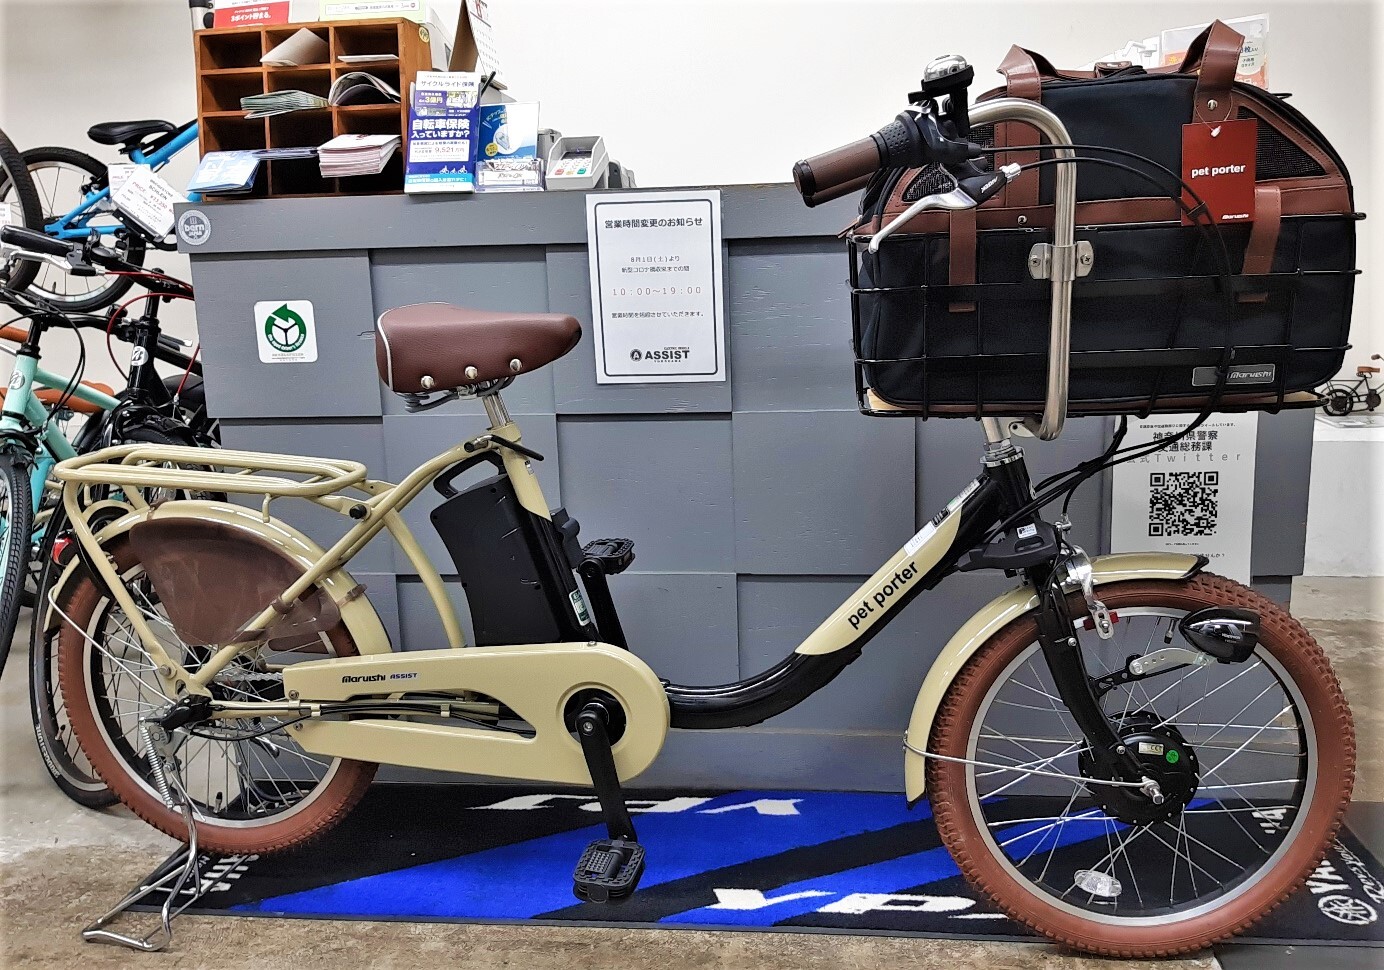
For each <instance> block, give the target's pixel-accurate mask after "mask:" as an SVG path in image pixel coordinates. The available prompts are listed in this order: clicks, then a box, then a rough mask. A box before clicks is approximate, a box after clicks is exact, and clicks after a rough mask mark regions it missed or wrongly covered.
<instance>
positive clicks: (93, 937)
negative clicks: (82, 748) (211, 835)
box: [82, 721, 202, 953]
mask: <svg viewBox="0 0 1384 970" xmlns="http://www.w3.org/2000/svg"><path fill="white" fill-rule="evenodd" d="M140 732H141V734H143V735H144V749H145V752H146V757H148V759H149V765H150V767H151V768H152V769H153V774H154V783H155V786H156V787H157V788H158V791H159V795H160V797H162V798H163V800H164V804H166V805H167V806H168V807H169V808H176V809H178V810H179V811H181V812H182V816H183V823H184V824H185V825H186V826H187V844H186V845H183V846H179V847H178V849H177V850H176V851H175V852H174V853H173V854H172V855H170V856H169V857H168V858H167V859H165V860H163V862H161V863H160V864H159V866H158V868H156V869H155V870H154V871H153V872H151V873H149V875H147V876H145V877H144V879H142V880H140V884H139V886H138V887H136V888H135V889H133V890H131V891H130V892H129V893H128V894H127V895H126V896H125V898H124V899H122V900H121V901H120V902H118V903H116V904H115V906H114V907H113V908H112V909H111V910H110V911H109V912H108V913H106V914H105V915H104V916H102V917H101V918H100V919H98V920H96V922H94V923H92V924H91V925H90V926H88V927H87V928H86V929H84V930H82V939H83V940H85V941H86V942H88V943H109V944H111V945H112V946H123V947H128V948H129V949H131V950H142V951H144V952H145V953H153V952H156V951H158V950H162V949H163V948H164V947H166V946H168V944H169V943H171V942H172V940H173V919H174V917H176V916H178V915H180V914H181V913H182V912H183V910H185V909H187V908H188V907H189V906H191V905H192V904H193V903H194V902H196V901H197V897H198V895H199V894H200V892H201V887H202V874H201V870H200V866H199V864H198V863H199V857H198V852H197V825H196V823H195V822H194V820H193V817H192V800H191V799H190V798H188V795H187V791H186V790H185V789H184V788H183V784H182V781H181V780H180V779H179V777H178V775H179V770H178V761H177V759H176V758H174V757H173V755H172V752H171V745H170V744H169V737H168V733H167V732H166V731H164V730H163V729H162V728H161V727H159V726H158V725H155V724H151V723H150V722H149V721H145V722H144V723H143V724H141V725H140ZM166 766H171V767H172V769H173V770H172V771H169V770H167V767H166ZM159 892H162V893H165V894H166V895H165V896H164V900H163V906H161V907H160V909H159V925H158V926H156V927H155V928H154V929H152V930H150V931H149V933H147V934H146V935H145V936H143V937H134V936H125V935H124V934H121V933H116V932H115V931H113V930H109V929H106V927H108V926H110V924H111V923H113V922H115V921H116V920H117V919H119V918H120V916H121V915H122V914H124V913H126V912H128V911H129V908H130V907H131V906H133V905H135V904H136V903H138V902H139V901H140V900H142V899H144V898H145V897H147V896H150V895H153V894H154V893H159ZM183 896H186V897H187V898H186V899H185V900H184V901H183V902H182V904H181V905H177V903H178V900H179V898H180V897H183Z"/></svg>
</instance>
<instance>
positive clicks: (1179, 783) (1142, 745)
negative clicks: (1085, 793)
mask: <svg viewBox="0 0 1384 970" xmlns="http://www.w3.org/2000/svg"><path fill="white" fill-rule="evenodd" d="M1161 720H1162V719H1161V718H1160V717H1159V716H1158V715H1157V714H1155V713H1153V712H1151V711H1139V712H1138V713H1135V714H1127V715H1125V716H1123V717H1119V718H1116V719H1115V725H1114V726H1115V733H1116V734H1117V735H1118V736H1119V738H1120V743H1121V744H1122V745H1124V746H1125V748H1126V750H1128V751H1129V753H1130V754H1131V755H1133V756H1134V760H1136V761H1137V762H1139V766H1140V767H1141V768H1142V769H1143V772H1144V775H1145V777H1147V778H1150V779H1152V780H1153V781H1154V782H1155V783H1156V784H1157V785H1158V792H1159V795H1160V796H1161V797H1162V801H1161V803H1160V802H1158V801H1155V799H1154V797H1153V795H1152V793H1151V792H1150V791H1145V790H1143V789H1140V788H1130V787H1125V786H1117V785H1101V784H1093V785H1091V786H1090V789H1091V793H1092V795H1093V797H1094V798H1095V799H1096V802H1097V803H1098V804H1099V805H1100V806H1101V808H1103V809H1105V812H1106V814H1107V815H1110V816H1111V817H1113V818H1117V819H1119V820H1120V821H1121V822H1125V823H1127V824H1129V825H1152V824H1153V823H1155V822H1164V821H1167V820H1169V819H1172V818H1175V817H1177V816H1178V815H1179V814H1181V813H1182V810H1183V809H1185V808H1186V807H1187V804H1188V803H1189V802H1191V800H1192V797H1193V796H1194V795H1196V792H1197V785H1198V784H1199V783H1200V781H1201V776H1200V774H1199V769H1198V766H1197V754H1196V752H1195V751H1193V750H1192V746H1191V745H1190V744H1188V743H1187V741H1186V739H1185V738H1183V736H1182V733H1181V732H1180V731H1178V729H1177V728H1176V727H1174V726H1172V725H1171V724H1163V725H1160V724H1159V722H1160V721H1161ZM1077 765H1078V766H1079V768H1080V771H1081V774H1082V776H1083V777H1085V778H1090V779H1092V780H1093V781H1118V780H1122V779H1120V778H1118V777H1117V776H1116V775H1115V774H1114V773H1113V772H1111V771H1109V770H1108V769H1106V768H1104V767H1102V766H1101V765H1100V764H1098V763H1097V762H1096V759H1095V758H1094V757H1093V756H1092V754H1091V750H1090V748H1089V747H1088V748H1086V749H1084V750H1083V751H1082V752H1081V753H1080V754H1079V755H1078V756H1077Z"/></svg>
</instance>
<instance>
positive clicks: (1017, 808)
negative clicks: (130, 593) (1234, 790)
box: [188, 785, 1384, 945]
mask: <svg viewBox="0 0 1384 970" xmlns="http://www.w3.org/2000/svg"><path fill="white" fill-rule="evenodd" d="M629 804H630V807H631V810H632V811H633V812H634V818H635V824H636V826H637V827H638V830H639V838H640V841H641V843H642V844H643V845H644V846H645V848H646V850H647V852H648V869H647V871H646V873H645V875H644V879H643V881H642V882H641V883H640V887H639V891H638V892H637V893H636V894H635V896H634V897H633V898H632V899H630V900H628V901H627V902H624V903H621V904H619V905H599V904H593V903H582V902H579V901H578V900H576V899H575V898H574V897H573V896H572V883H571V874H572V867H573V866H574V865H575V863H576V860H577V858H578V857H579V856H580V854H581V850H582V849H583V848H584V847H585V845H586V843H587V842H589V841H590V840H592V839H596V838H602V837H604V835H605V830H604V826H603V825H602V824H601V823H600V815H599V807H598V806H597V805H596V803H595V801H594V800H593V799H592V798H591V796H590V795H585V794H578V793H556V794H554V793H551V792H545V791H539V790H535V789H531V788H515V787H509V786H488V785H487V786H474V787H472V786H456V785H440V786H424V785H377V786H376V787H375V788H373V789H372V790H371V791H370V793H369V794H368V795H367V796H366V798H365V799H364V800H363V801H362V802H361V804H360V806H359V807H358V808H356V810H355V811H354V812H352V813H351V815H350V816H349V817H348V818H347V820H346V821H345V822H343V823H342V824H341V825H340V826H338V827H337V828H336V829H334V830H333V831H332V832H330V833H329V834H328V835H327V836H325V837H324V838H323V839H321V840H320V841H318V842H315V843H313V844H312V845H310V846H307V847H305V848H303V849H301V850H297V851H295V852H291V853H287V854H283V855H276V856H273V857H266V858H259V857H255V856H239V857H237V856H232V857H227V858H221V859H209V860H207V862H206V865H205V866H204V868H203V875H204V878H203V882H202V892H201V895H200V898H199V899H198V900H197V901H196V902H194V903H193V904H192V905H191V906H190V907H189V908H188V912H194V913H197V912H200V913H205V914H213V913H214V914H227V915H240V916H276V917H283V916H289V917H305V918H318V919H384V920H413V921H424V922H427V921H512V920H534V921H539V922H545V923H546V922H558V923H573V924H587V925H591V924H595V925H626V926H627V925H644V926H659V927H665V928H673V927H679V926H681V927H688V928H692V927H696V928H712V929H760V930H767V929H778V930H800V931H814V930H815V931H836V932H849V933H862V932H863V933H871V932H874V933H888V934H899V935H923V936H945V937H969V938H976V939H990V940H997V939H1004V940H1013V939H1032V938H1033V937H1032V934H1031V933H1029V932H1028V931H1027V930H1026V929H1024V928H1023V927H1021V926H1019V925H1017V924H1016V923H1014V922H1012V921H1010V920H1009V919H1007V918H1006V917H1005V916H1003V915H1002V914H1000V913H998V912H996V911H995V909H994V908H993V907H991V906H990V905H989V904H988V903H987V902H986V901H985V900H983V899H981V898H980V897H979V896H978V895H977V894H976V893H975V892H974V890H972V888H971V887H970V885H969V884H968V883H967V882H966V881H965V879H964V878H963V877H962V876H961V874H960V872H959V871H958V870H957V868H956V865H955V864H954V863H953V862H952V859H951V856H950V855H949V854H948V853H947V850H946V848H945V847H944V846H943V845H942V843H941V840H940V838H939V837H938V834H937V829H936V826H935V825H934V824H933V822H932V818H931V815H930V813H929V812H928V808H927V805H926V803H923V804H920V805H919V806H918V807H917V808H915V809H913V810H909V809H908V808H907V807H906V806H905V804H904V799H903V797H902V796H901V795H898V794H872V793H862V792H807V791H796V792H795V791H732V792H684V793H670V792H667V791H660V792H656V793H652V792H651V793H643V794H642V795H641V794H639V793H634V794H631V796H630V802H629ZM1012 808H1013V812H1014V814H1013V816H1012V817H1013V818H1014V819H1016V820H1018V821H1028V819H1025V818H1024V817H1023V816H1024V813H1025V811H1026V810H1027V811H1030V812H1031V811H1033V809H1032V807H1031V806H1025V805H1023V804H1018V803H1015V804H1014V805H1013V806H1012ZM1232 820H1233V819H1232ZM1236 824H1239V822H1236ZM1103 835H1104V832H1103V830H1102V831H1101V832H1099V833H1097V832H1092V831H1087V830H1085V829H1082V828H1081V827H1079V826H1072V827H1071V828H1070V829H1069V830H1068V831H1067V832H1066V834H1065V835H1064V836H1062V838H1061V844H1060V845H1059V844H1057V842H1058V840H1056V839H1055V840H1054V844H1053V846H1052V847H1051V848H1052V849H1053V851H1059V852H1072V853H1080V852H1091V853H1095V852H1099V853H1100V854H1102V855H1103V854H1104V848H1105V845H1106V843H1105V841H1104V838H1103ZM1020 837H1027V836H1025V835H1024V833H1022V832H1021V833H1020ZM1020 844H1021V845H1022V843H1020ZM1042 848H1043V849H1044V851H1047V850H1048V848H1049V846H1047V845H1045V844H1044V845H1042ZM1130 855H1131V856H1132V857H1136V862H1135V867H1132V868H1131V869H1130V870H1129V874H1130V881H1132V882H1135V883H1137V882H1138V879H1139V877H1140V875H1141V873H1139V872H1138V871H1137V865H1138V861H1137V857H1142V856H1143V855H1147V853H1144V854H1139V853H1133V852H1131V853H1130ZM1144 878H1149V879H1151V878H1155V874H1152V873H1150V874H1148V875H1146V876H1144ZM1164 878H1166V876H1164ZM1129 888H1131V889H1132V888H1134V887H1132V886H1131V887H1129ZM1136 891H1137V890H1136ZM1381 910H1384V867H1382V866H1381V865H1380V863H1379V861H1378V860H1377V859H1375V858H1374V857H1373V856H1372V855H1371V854H1370V853H1369V852H1368V851H1367V850H1366V849H1365V848H1364V847H1363V846H1362V845H1361V844H1360V843H1359V841H1358V840H1356V839H1355V837H1354V836H1353V835H1351V834H1350V833H1349V832H1347V831H1344V830H1343V831H1342V833H1341V836H1340V838H1339V839H1338V840H1337V842H1336V844H1335V845H1334V846H1333V847H1332V851H1331V852H1330V854H1329V855H1328V857H1327V859H1326V861H1325V862H1323V863H1322V865H1321V866H1320V867H1318V869H1317V871H1316V872H1315V873H1314V874H1313V876H1312V878H1311V879H1310V880H1309V881H1308V883H1307V886H1306V887H1305V888H1304V889H1303V890H1302V891H1301V892H1299V893H1298V894H1297V895H1296V896H1294V897H1293V898H1292V899H1290V900H1289V901H1288V902H1287V903H1285V904H1284V905H1283V906H1281V907H1279V909H1278V910H1276V911H1275V912H1274V913H1273V914H1271V915H1270V916H1269V917H1268V918H1267V919H1265V920H1264V921H1263V922H1261V923H1260V924H1259V925H1258V926H1256V927H1255V928H1254V930H1253V932H1252V934H1251V935H1250V936H1249V937H1248V939H1253V940H1261V941H1264V942H1275V943H1340V942H1345V943H1351V944H1355V945H1384V927H1381V925H1380V922H1379V914H1380V912H1381Z"/></svg>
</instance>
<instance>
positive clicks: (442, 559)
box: [380, 413, 562, 575]
mask: <svg viewBox="0 0 1384 970" xmlns="http://www.w3.org/2000/svg"><path fill="white" fill-rule="evenodd" d="M515 420H516V421H518V422H519V427H520V429H521V430H522V431H523V434H524V444H525V445H527V446H528V447H530V448H532V449H534V450H535V451H537V452H538V453H539V454H541V455H543V456H544V460H543V461H539V462H533V463H532V464H533V468H534V471H535V472H536V473H537V475H538V481H539V484H540V485H542V487H543V495H544V497H545V498H546V499H547V500H548V505H549V506H550V507H552V508H557V507H558V506H559V505H561V504H562V484H561V478H560V475H559V472H558V465H559V462H558V452H557V424H556V421H555V420H554V418H553V416H552V415H551V414H535V415H518V416H516V418H515ZM486 427H487V424H486V420H485V418H484V416H480V415H471V414H437V413H428V414H417V415H393V414H389V415H385V417H384V419H383V428H384V462H383V464H382V466H381V472H380V477H383V478H388V479H389V480H390V481H391V482H398V481H401V480H402V479H403V478H404V477H405V476H406V475H408V474H409V473H410V472H412V471H413V470H414V469H415V468H417V467H418V466H419V465H421V464H423V463H424V462H425V461H427V460H428V459H430V458H432V457H434V456H435V455H438V454H440V453H442V452H443V451H446V450H447V449H448V448H450V447H452V446H453V445H456V444H460V443H461V442H463V441H465V440H466V439H467V438H471V437H474V436H475V435H478V434H481V433H482V432H484V431H485V429H486ZM493 474H494V469H493V468H492V467H491V466H490V465H485V466H483V467H480V468H475V469H472V470H471V471H469V472H467V473H466V474H465V475H463V476H462V477H461V478H459V479H457V484H458V485H459V486H460V487H461V488H466V487H468V486H469V485H471V484H473V483H475V482H479V481H482V480H484V479H486V478H488V477H490V476H491V475H493ZM442 502H443V498H442V496H441V495H439V494H438V493H437V490H436V489H434V488H433V487H432V486H431V485H429V486H428V487H427V488H425V489H424V490H423V491H422V492H421V493H420V494H419V495H418V497H417V498H415V499H414V500H413V501H412V502H411V503H409V504H408V505H407V506H406V507H405V508H404V511H403V517H404V522H405V523H406V524H407V525H408V527H409V529H410V530H411V531H412V532H413V535H414V538H416V539H417V540H418V542H419V543H420V544H421V545H422V546H423V549H424V550H425V551H426V552H427V553H428V558H430V559H431V560H432V561H433V564H434V565H435V566H437V568H438V569H439V570H440V571H441V572H442V573H443V574H444V575H446V574H449V573H455V572H456V568H455V566H453V564H452V560H451V557H450V556H449V555H448V554H447V547H446V546H444V545H443V544H442V540H441V539H440V538H439V537H438V534H437V530H436V529H434V528H433V525H432V521H431V520H430V519H429V518H428V513H430V512H431V511H432V510H433V509H435V508H437V506H439V505H441V504H442ZM395 561H396V562H395V564H396V566H397V567H398V569H399V572H400V573H408V574H410V575H413V574H414V569H413V565H412V564H411V563H410V562H409V561H408V558H407V557H406V556H404V554H403V553H402V552H398V553H396V554H395Z"/></svg>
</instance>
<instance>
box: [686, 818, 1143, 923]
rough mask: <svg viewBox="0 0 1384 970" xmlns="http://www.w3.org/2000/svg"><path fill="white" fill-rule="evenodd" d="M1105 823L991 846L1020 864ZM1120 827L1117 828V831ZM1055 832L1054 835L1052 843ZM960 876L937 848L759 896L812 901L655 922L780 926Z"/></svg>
mask: <svg viewBox="0 0 1384 970" xmlns="http://www.w3.org/2000/svg"><path fill="white" fill-rule="evenodd" d="M1105 822H1106V820H1105V819H1102V820H1099V821H1096V820H1092V821H1089V822H1084V821H1083V822H1068V823H1067V824H1066V825H1063V826H1060V827H1059V829H1057V830H1054V829H1052V828H1051V827H1049V826H1047V825H1044V824H1043V823H1041V822H1029V823H1026V824H1019V825H1011V826H1009V827H1008V828H1004V829H1000V830H999V831H998V832H997V833H995V834H996V841H998V842H1001V843H1003V842H1009V845H1008V846H1006V847H1005V851H1006V852H1007V853H1008V854H1009V855H1010V857H1011V858H1016V859H1022V858H1023V857H1024V856H1026V855H1027V854H1028V853H1029V851H1030V850H1033V851H1035V852H1036V851H1038V850H1041V849H1044V848H1046V849H1052V848H1063V847H1065V846H1068V845H1075V844H1076V843H1078V842H1088V841H1090V840H1092V839H1098V838H1101V837H1103V836H1105V835H1106V834H1107V833H1109V832H1110V831H1111V829H1110V828H1109V826H1108V825H1106V824H1105ZM1125 827H1126V826H1125V825H1123V824H1120V823H1116V828H1117V829H1123V828H1125ZM1054 831H1057V832H1058V835H1057V837H1056V838H1055V839H1054V838H1052V837H1051V836H1052V833H1053V832H1054ZM1011 840H1013V841H1011ZM960 874H961V870H960V869H958V868H957V867H956V863H955V862H953V861H952V857H951V855H950V853H948V852H947V849H946V847H945V846H941V847H938V848H935V849H926V850H924V851H922V852H915V853H912V854H911V855H905V856H900V857H899V858H897V859H889V860H887V861H884V862H876V863H874V864H872V865H868V866H860V867H859V868H856V869H847V870H845V871H844V872H837V873H832V874H831V875H829V876H818V877H816V878H813V879H804V880H802V881H801V882H795V883H789V884H788V885H786V886H779V887H777V888H775V889H773V890H765V891H764V895H765V896H766V897H767V898H769V899H773V898H775V897H781V896H791V895H793V894H794V893H802V892H813V893H814V895H812V896H807V897H803V898H800V899H788V900H785V901H784V902H781V903H774V904H773V905H770V906H765V907H764V908H763V909H753V910H736V909H719V908H717V907H715V906H704V907H701V908H700V909H693V910H688V911H687V912H685V913H676V914H674V915H672V916H665V917H664V918H663V919H662V920H660V922H663V923H692V924H700V925H703V926H711V925H722V926H773V925H774V924H776V923H781V922H783V921H784V920H790V919H793V918H794V917H797V916H805V915H807V914H808V913H812V912H815V911H817V910H818V909H821V908H822V907H823V906H825V905H827V904H828V903H830V902H832V901H833V899H840V898H841V897H842V896H845V895H847V894H849V893H897V892H902V891H903V890H905V889H909V888H912V887H914V886H924V885H927V884H928V883H933V882H941V881H942V880H943V879H950V878H952V877H953V876H959V875H960Z"/></svg>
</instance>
